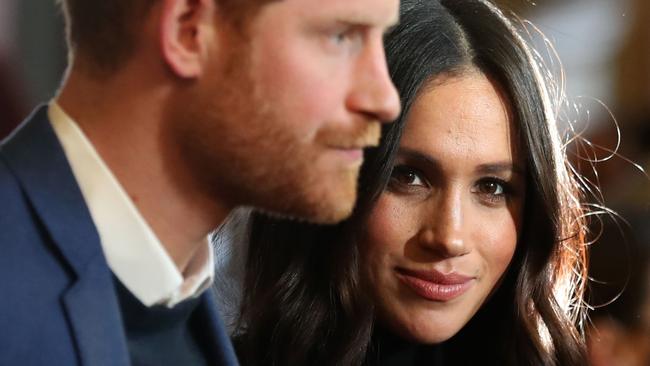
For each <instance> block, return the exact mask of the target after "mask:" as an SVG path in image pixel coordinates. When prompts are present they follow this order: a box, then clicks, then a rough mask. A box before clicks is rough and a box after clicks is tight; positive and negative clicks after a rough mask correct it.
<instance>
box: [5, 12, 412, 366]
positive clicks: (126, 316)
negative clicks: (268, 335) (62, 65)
mask: <svg viewBox="0 0 650 366" xmlns="http://www.w3.org/2000/svg"><path fill="white" fill-rule="evenodd" d="M62 4H63V9H64V13H65V15H66V19H67V25H68V38H69V45H70V52H71V58H70V61H71V65H70V67H69V70H68V75H67V77H66V79H65V81H64V83H63V86H62V88H61V90H60V93H59V94H58V96H57V97H56V98H55V99H54V100H53V101H51V102H50V103H49V105H48V106H45V107H41V108H39V109H37V110H36V111H35V112H34V113H33V114H32V116H31V117H29V118H28V120H27V121H26V122H25V123H24V124H23V125H22V126H21V127H20V128H19V130H18V131H16V132H15V133H14V134H13V135H12V136H11V137H10V138H9V139H8V140H6V141H4V142H3V143H2V145H0V202H2V212H1V213H0V277H1V278H2V282H1V283H2V285H0V293H2V300H1V301H0V364H2V365H5V364H7V365H10V364H20V365H32V364H48V365H49V364H60V365H124V364H129V363H133V364H143V365H148V364H154V365H165V364H169V365H193V364H230V365H232V364H236V360H235V357H234V353H233V351H232V347H231V345H230V343H229V341H228V339H227V335H226V334H225V332H224V331H223V327H222V325H221V323H220V321H219V319H218V316H217V315H216V309H214V302H213V300H214V299H212V298H211V297H210V296H209V295H208V294H207V293H205V292H204V290H205V288H206V287H207V286H209V284H210V282H211V280H212V276H213V272H212V261H213V258H212V252H211V251H210V247H209V244H208V242H207V239H206V237H207V235H208V233H209V232H210V231H211V230H213V229H214V228H216V227H217V226H218V225H219V224H220V223H221V222H222V220H223V219H224V218H225V217H226V215H227V214H228V213H229V212H230V211H231V210H232V209H233V208H234V207H235V206H239V205H248V206H256V207H259V208H261V209H264V210H266V211H268V212H271V213H275V214H281V215H287V216H291V217H296V218H300V219H305V220H310V221H313V222H320V223H331V222H337V221H339V220H341V219H343V218H345V217H346V216H348V215H349V214H350V212H351V210H352V207H353V204H354V200H355V191H356V179H357V174H358V170H359V165H360V163H361V160H362V149H363V148H365V147H367V146H370V145H374V144H376V143H377V142H378V139H379V122H380V121H390V120H392V119H394V118H395V117H396V116H397V114H398V113H399V101H398V97H397V95H396V91H395V89H394V88H393V86H392V84H391V83H390V80H389V77H388V75H387V70H386V65H385V60H384V54H383V48H382V33H383V32H384V31H385V30H386V28H387V27H389V26H391V25H392V24H394V23H395V22H396V20H397V19H396V17H397V13H398V0H327V1H322V0H278V1H269V0H158V1H155V0H111V1H87V0H63V1H62Z"/></svg>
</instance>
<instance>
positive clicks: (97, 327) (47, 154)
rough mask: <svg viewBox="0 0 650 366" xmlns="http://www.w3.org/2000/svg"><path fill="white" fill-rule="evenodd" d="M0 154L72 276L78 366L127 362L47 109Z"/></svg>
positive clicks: (99, 257) (92, 235)
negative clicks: (80, 365) (73, 276)
mask: <svg viewBox="0 0 650 366" xmlns="http://www.w3.org/2000/svg"><path fill="white" fill-rule="evenodd" d="M0 154H1V155H3V156H4V158H5V160H6V162H7V165H8V166H9V167H10V168H11V169H12V170H13V172H14V174H15V175H16V177H17V178H18V180H19V181H20V183H21V185H22V187H23V189H24V192H25V195H26V196H27V197H28V199H29V201H30V202H31V204H32V206H33V208H34V210H35V212H36V214H37V215H38V216H39V217H40V219H41V221H42V223H43V226H44V227H45V229H46V230H47V231H48V233H49V235H50V236H51V238H52V241H53V243H54V245H55V247H56V248H57V249H58V251H59V253H60V255H61V256H62V258H63V259H64V260H65V262H66V263H67V264H68V265H69V266H70V268H71V269H72V270H73V272H74V273H75V275H76V281H75V282H74V283H73V284H72V286H71V287H70V288H68V289H67V290H66V291H65V292H64V294H63V304H64V307H65V309H66V311H67V316H68V319H69V321H70V323H71V329H72V331H73V334H74V337H75V340H76V342H77V349H78V350H79V356H80V359H81V361H82V364H83V365H93V366H94V365H98V366H99V365H127V364H129V361H128V351H127V346H126V341H125V339H124V332H123V330H122V320H121V315H120V312H119V306H118V304H117V299H116V295H115V289H114V284H113V280H112V276H111V272H110V269H109V268H108V265H107V263H106V260H105V258H104V254H103V251H102V248H101V244H100V241H99V236H98V234H97V231H96V229H95V225H94V223H93V221H92V218H91V216H90V213H89V211H88V208H87V207H86V203H85V201H84V199H83V196H82V194H81V191H80V190H79V187H78V185H77V182H76V180H75V178H74V175H73V173H72V170H71V169H70V166H69V164H68V161H67V159H66V157H65V153H64V152H63V149H62V147H61V145H60V144H59V141H58V139H57V137H56V135H55V133H54V131H53V130H52V127H51V125H50V122H49V120H48V117H47V107H46V106H42V107H40V108H39V109H37V110H36V111H35V112H34V113H33V114H32V116H30V117H29V118H28V119H27V121H26V122H25V123H24V124H23V125H22V126H21V127H20V128H19V129H18V130H17V131H16V132H15V133H14V134H13V135H12V136H11V137H10V138H9V139H7V140H6V141H5V143H3V144H2V146H0Z"/></svg>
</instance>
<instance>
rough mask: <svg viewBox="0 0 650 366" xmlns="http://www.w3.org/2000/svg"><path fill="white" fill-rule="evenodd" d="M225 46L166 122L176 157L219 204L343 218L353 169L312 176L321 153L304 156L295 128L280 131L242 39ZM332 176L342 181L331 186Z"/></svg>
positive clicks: (322, 219)
mask: <svg viewBox="0 0 650 366" xmlns="http://www.w3.org/2000/svg"><path fill="white" fill-rule="evenodd" d="M224 48H227V49H228V54H227V55H221V56H220V58H221V60H222V64H221V65H215V66H214V69H211V70H209V71H208V72H207V73H206V75H210V76H209V78H210V79H211V80H205V81H203V82H202V84H201V85H194V86H193V87H192V88H191V90H190V89H188V90H187V93H185V95H184V96H181V97H179V99H178V101H177V103H175V104H176V106H177V107H176V108H174V110H175V113H173V117H172V119H173V121H171V123H170V127H171V128H172V129H173V132H172V136H174V138H175V141H176V144H177V146H178V147H179V153H180V154H181V155H182V156H183V158H182V159H181V160H182V161H184V162H186V163H187V164H189V167H188V168H189V169H188V170H189V171H190V173H191V174H192V175H193V179H194V180H195V181H197V182H200V184H199V185H200V187H201V188H200V189H202V190H204V191H205V192H206V195H205V196H207V197H209V198H210V199H212V200H213V201H214V202H215V204H217V205H219V206H222V207H224V206H225V207H236V206H253V207H255V208H257V209H260V210H262V211H264V212H267V213H270V214H272V215H276V216H282V217H291V218H296V219H302V220H307V221H310V222H314V223H336V222H339V221H341V220H343V219H345V218H347V217H348V216H349V215H350V214H351V213H352V209H353V206H354V202H355V200H356V188H357V178H358V173H359V172H358V169H349V170H346V171H335V172H323V173H322V174H323V175H324V174H331V177H323V176H320V175H318V172H317V171H316V169H314V163H315V160H316V159H318V158H319V156H317V155H315V156H304V155H305V153H304V151H302V150H301V145H300V142H299V139H298V137H297V136H296V134H295V133H294V131H287V130H286V128H287V127H286V126H284V125H282V124H281V123H280V122H281V120H280V118H281V117H280V114H279V113H277V111H276V110H275V109H274V107H275V106H274V105H271V104H270V103H269V101H268V100H266V99H265V98H264V96H263V95H262V93H261V92H260V90H259V88H258V85H257V83H256V82H255V80H254V78H253V76H252V75H251V72H250V69H251V60H250V52H249V46H248V43H247V42H240V43H234V42H233V44H232V45H230V47H224ZM244 126H248V128H245V127H244ZM312 143H315V142H312ZM307 151H314V150H313V149H312V150H309V149H308V150H307ZM335 177H336V178H338V182H340V187H333V186H332V185H333V184H331V182H332V181H333V179H332V178H335ZM325 178H328V179H325Z"/></svg>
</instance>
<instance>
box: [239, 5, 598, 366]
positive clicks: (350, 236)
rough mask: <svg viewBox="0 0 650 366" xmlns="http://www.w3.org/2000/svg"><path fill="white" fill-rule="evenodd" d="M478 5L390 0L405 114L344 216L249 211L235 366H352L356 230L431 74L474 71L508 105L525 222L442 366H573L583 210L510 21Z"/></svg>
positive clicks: (358, 347)
mask: <svg viewBox="0 0 650 366" xmlns="http://www.w3.org/2000/svg"><path fill="white" fill-rule="evenodd" d="M511 19H514V18H508V17H506V16H505V15H504V14H503V13H502V12H501V11H500V10H499V9H498V8H497V7H495V6H494V5H493V4H492V3H490V2H489V1H487V0H440V1H437V0H402V2H401V17H400V24H399V25H398V26H397V27H396V28H394V29H393V30H392V31H391V32H390V33H389V34H388V35H387V36H386V39H385V47H386V53H387V57H388V65H389V70H390V73H391V76H392V79H393V81H394V83H395V85H396V87H397V89H398V90H399V93H400V96H401V100H402V106H403V112H402V115H401V116H400V117H399V119H398V120H397V121H396V122H395V123H393V124H390V125H386V126H384V127H383V135H382V142H381V144H380V146H379V147H377V148H375V149H372V150H369V151H367V152H366V155H365V163H364V166H363V167H362V171H361V176H360V182H359V196H358V203H357V207H356V209H355V211H354V213H353V215H352V217H351V218H350V219H348V220H346V221H345V222H343V223H341V224H338V225H333V226H319V225H313V224H308V223H301V222H296V221H291V220H285V219H279V218H271V217H267V216H264V215H261V214H255V215H253V217H252V222H251V237H250V248H249V252H248V258H247V265H246V275H245V286H244V296H243V303H242V307H241V317H240V320H239V325H238V329H237V331H236V336H235V343H236V345H237V348H238V351H239V354H240V356H241V360H242V364H244V365H362V364H364V362H365V361H366V359H367V356H368V353H369V348H370V342H371V335H372V332H373V325H374V321H375V316H374V309H373V304H372V301H371V299H370V298H369V297H368V295H367V292H366V290H364V288H363V286H362V285H361V280H360V278H359V254H358V248H357V245H356V235H357V233H358V231H359V229H360V228H361V227H362V225H364V222H365V220H366V217H367V215H368V213H369V211H370V210H371V209H372V207H373V205H374V203H375V202H376V199H377V198H378V196H379V195H380V194H381V193H382V192H383V190H384V188H385V187H386V184H387V182H388V180H389V178H390V175H391V172H392V166H393V158H394V155H395V153H396V150H397V148H398V145H399V140H400V136H401V133H402V130H403V128H404V121H405V120H406V119H407V116H408V114H409V111H410V109H411V106H412V105H413V103H414V102H415V101H416V99H417V97H418V95H419V93H420V92H421V90H422V89H423V88H425V87H427V84H428V83H429V82H430V81H432V80H433V79H435V78H436V77H438V76H441V75H451V76H453V75H456V74H461V73H462V72H463V71H464V70H467V69H468V68H471V67H473V68H477V69H479V70H481V71H482V72H483V73H485V74H486V75H488V76H489V77H490V78H492V79H493V80H496V81H497V82H498V83H499V84H500V85H501V86H502V87H503V89H504V90H505V91H506V93H507V95H508V99H509V100H510V101H511V104H512V110H513V116H514V120H515V123H516V124H517V125H518V131H519V136H518V138H519V139H520V143H521V146H523V147H524V149H523V150H524V153H525V154H526V163H527V169H526V171H527V182H528V183H527V187H528V188H527V193H526V194H527V196H526V201H525V202H526V203H525V208H524V220H523V221H524V225H523V229H522V232H521V235H520V237H519V240H518V244H517V249H516V251H515V255H514V257H513V260H512V262H511V265H510V267H509V269H508V272H507V273H506V275H505V277H504V280H503V282H502V283H501V285H500V287H499V289H498V290H497V291H496V292H495V294H494V296H492V298H491V299H490V300H489V301H488V302H487V303H486V304H484V305H483V307H482V308H481V310H479V312H478V313H477V314H476V315H475V316H474V317H473V318H472V320H471V321H470V323H469V324H467V325H466V326H465V327H464V328H463V329H462V330H461V331H460V332H459V334H457V335H456V336H454V337H453V338H452V339H450V340H449V341H447V342H445V344H444V346H445V349H446V351H445V359H448V360H449V361H451V363H452V364H486V362H487V363H489V364H499V365H562V366H567V365H583V364H586V361H585V351H584V342H583V337H582V331H581V328H580V323H581V320H582V316H583V312H584V307H583V306H582V297H583V291H584V287H585V280H586V274H585V268H586V266H585V261H586V260H585V239H584V238H585V232H586V225H585V219H584V217H585V216H584V211H583V206H582V205H581V201H580V190H579V189H578V186H577V183H576V179H574V177H573V176H572V175H571V174H572V173H571V169H569V166H568V162H567V159H566V153H565V147H566V146H565V145H564V144H563V143H562V141H561V139H560V135H559V134H558V131H557V128H556V122H557V121H556V119H557V117H558V115H559V110H558V108H557V107H558V103H557V101H555V100H553V98H552V96H553V95H556V93H554V91H553V90H551V87H550V85H551V83H549V82H548V80H547V74H546V73H545V72H543V69H542V66H541V65H540V64H539V62H538V61H537V59H536V58H535V57H534V55H533V52H532V49H531V48H530V47H529V46H528V45H527V43H526V42H525V40H524V39H523V37H522V34H524V33H523V31H522V29H521V23H519V22H517V21H515V20H511Z"/></svg>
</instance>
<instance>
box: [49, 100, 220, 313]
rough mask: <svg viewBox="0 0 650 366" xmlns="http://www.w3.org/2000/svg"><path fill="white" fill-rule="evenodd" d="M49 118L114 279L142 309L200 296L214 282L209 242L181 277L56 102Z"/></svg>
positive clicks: (79, 132) (111, 175)
mask: <svg viewBox="0 0 650 366" xmlns="http://www.w3.org/2000/svg"><path fill="white" fill-rule="evenodd" d="M48 116H49V119H50V121H51V124H52V127H53V128H54V132H55V133H56V135H57V137H58V138H59V141H60V142H61V145H62V146H63V150H64V152H65V154H66V157H67V158H68V162H69V163H70V166H71V168H72V172H73V173H74V176H75V178H76V179H77V183H78V184H79V188H80V189H81V192H82V194H83V196H84V199H85V201H86V205H87V206H88V209H89V211H90V214H91V216H92V219H93V221H94V223H95V226H96V227H97V231H98V233H99V237H100V241H101V245H102V250H103V251H104V255H105V256H106V260H107V262H108V266H109V267H110V269H111V271H112V272H113V274H114V275H115V276H116V277H117V278H118V279H119V280H120V282H122V284H123V285H124V286H125V287H126V288H127V289H128V290H129V291H131V293H132V294H133V295H134V296H135V297H136V298H137V299H138V300H140V302H142V303H143V304H144V305H145V306H152V305H157V304H164V305H167V306H168V307H173V306H174V305H176V304H178V303H179V302H181V301H183V300H185V299H187V298H190V297H196V296H199V295H200V294H201V293H202V292H203V291H204V290H205V289H206V288H208V287H209V286H210V284H211V283H212V281H213V279H214V254H213V252H212V248H211V246H210V244H209V241H208V240H207V238H206V243H205V246H204V247H202V249H200V250H198V251H197V253H196V255H195V256H194V257H193V258H192V259H191V260H190V262H189V264H188V267H187V269H186V271H185V273H184V274H183V273H181V272H180V271H179V270H178V268H177V267H176V265H175V263H174V262H173V260H172V258H171V257H170V256H169V254H168V253H167V251H166V250H165V248H164V247H163V245H162V243H161V242H160V240H158V238H157V237H156V235H155V233H154V232H153V230H152V229H151V227H149V225H148V224H147V222H146V221H145V219H144V218H143V217H142V215H141V214H140V212H139V211H138V209H137V208H136V206H135V204H134V203H133V201H132V200H131V199H130V198H129V196H128V195H127V193H126V192H125V191H124V188H123V187H122V186H121V185H120V183H119V182H118V180H117V179H116V177H115V176H114V175H113V173H112V172H111V171H110V169H109V168H108V166H107V165H106V164H105V163H104V161H103V160H102V158H101V157H100V156H99V154H98V153H97V151H96V150H95V148H94V147H93V145H92V144H91V142H90V141H89V140H88V138H86V136H85V135H84V133H83V131H82V130H81V129H80V128H79V126H78V125H77V124H76V123H75V122H74V121H73V120H72V119H71V118H70V117H69V116H68V115H67V114H66V113H65V111H63V109H61V107H60V106H59V105H58V104H57V103H56V102H55V101H52V102H51V103H50V105H49V109H48Z"/></svg>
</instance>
